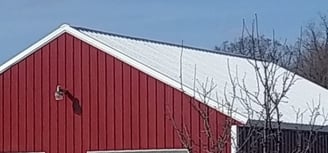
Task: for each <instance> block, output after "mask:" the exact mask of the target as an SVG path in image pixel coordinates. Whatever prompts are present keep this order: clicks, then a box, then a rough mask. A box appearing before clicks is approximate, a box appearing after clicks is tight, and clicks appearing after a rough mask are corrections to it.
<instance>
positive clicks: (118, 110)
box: [114, 59, 124, 149]
mask: <svg viewBox="0 0 328 153" xmlns="http://www.w3.org/2000/svg"><path fill="white" fill-rule="evenodd" d="M114 67H115V69H114V70H115V76H114V77H115V79H114V80H115V82H114V90H115V96H114V97H115V110H114V112H115V114H114V116H115V140H114V141H115V149H122V148H123V123H122V122H124V121H123V114H122V111H123V110H122V109H123V108H122V104H123V101H122V100H123V97H122V96H123V93H122V88H123V87H122V86H123V82H122V81H123V79H122V78H123V76H122V74H123V71H122V62H120V61H119V60H117V59H115V60H114Z"/></svg>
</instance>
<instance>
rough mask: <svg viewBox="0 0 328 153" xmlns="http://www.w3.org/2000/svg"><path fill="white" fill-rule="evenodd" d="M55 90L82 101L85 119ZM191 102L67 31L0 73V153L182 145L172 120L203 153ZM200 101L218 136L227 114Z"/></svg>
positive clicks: (200, 125)
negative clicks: (65, 90)
mask: <svg viewBox="0 0 328 153" xmlns="http://www.w3.org/2000/svg"><path fill="white" fill-rule="evenodd" d="M57 85H61V86H63V87H65V88H66V89H67V90H68V91H69V92H70V93H72V95H73V96H74V97H76V98H77V99H78V100H79V103H80V105H81V107H82V114H81V115H78V114H75V113H74V111H73V108H72V102H71V100H70V99H69V98H68V97H67V96H66V97H65V99H64V100H62V101H55V99H54V97H53V96H54V92H55V89H56V86H57ZM192 103H195V102H193V99H192V98H191V97H190V96H187V95H185V94H183V93H182V92H180V91H178V90H176V89H174V88H172V87H170V86H168V85H166V84H164V83H163V82H161V81H159V80H156V79H154V78H153V77H151V76H149V75H147V74H145V73H143V72H141V71H139V70H137V69H135V68H133V67H132V66H130V65H128V64H126V63H123V62H122V61H120V60H118V59H116V58H114V57H112V56H110V55H108V54H105V53H104V52H102V51H100V50H98V49H97V48H95V47H93V46H90V45H88V44H86V43H84V42H82V41H80V40H79V39H77V38H74V37H72V36H71V35H68V34H63V35H61V36H60V37H58V38H57V39H55V40H53V41H51V42H50V43H49V44H47V45H45V46H43V47H42V48H40V49H39V50H38V51H36V52H35V53H34V54H32V55H30V56H29V57H27V58H26V59H24V60H23V61H21V62H19V63H17V64H16V65H14V66H13V67H11V68H10V69H8V70H7V71H5V72H4V73H2V74H0V152H6V151H45V152H51V153H65V152H67V153H72V152H76V153H80V152H86V151H87V150H117V149H147V148H151V149H155V148H182V144H181V142H180V139H179V136H178V134H177V133H176V131H175V130H174V128H173V126H172V125H173V123H172V121H171V120H170V118H169V117H168V116H172V117H173V118H174V120H175V122H176V125H177V127H178V128H183V127H184V126H186V129H187V130H188V131H190V132H191V137H192V138H193V140H194V141H195V142H196V143H198V145H199V146H201V147H198V146H194V150H193V151H194V152H205V150H204V147H203V146H206V145H207V144H208V143H209V140H208V139H207V137H206V136H205V133H204V132H203V131H204V127H203V123H202V121H201V120H200V116H199V114H198V113H197V111H196V110H195V109H193V106H192ZM195 104H197V105H199V106H200V107H201V108H203V109H205V110H207V111H208V113H209V114H210V117H211V119H210V124H211V125H212V126H213V127H215V128H214V129H212V130H213V131H211V132H213V133H214V134H215V135H216V136H217V137H218V136H219V135H220V134H221V133H222V131H223V124H222V123H224V120H225V116H224V115H223V114H221V113H219V112H216V111H214V110H211V109H209V108H208V107H207V106H205V105H203V104H200V103H197V102H196V103H195ZM217 137H216V138H217ZM228 148H229V147H228ZM229 151H230V150H229V149H227V152H229Z"/></svg>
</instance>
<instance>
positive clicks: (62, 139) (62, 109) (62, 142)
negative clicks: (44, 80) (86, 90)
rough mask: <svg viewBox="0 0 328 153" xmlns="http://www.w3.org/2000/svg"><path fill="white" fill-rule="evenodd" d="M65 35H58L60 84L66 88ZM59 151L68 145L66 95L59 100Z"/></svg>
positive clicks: (60, 152) (63, 150) (62, 150)
mask: <svg viewBox="0 0 328 153" xmlns="http://www.w3.org/2000/svg"><path fill="white" fill-rule="evenodd" d="M65 58H66V56H65V35H61V36H60V37H58V63H57V64H58V84H59V85H61V86H62V87H63V88H65V89H66V78H65V71H66V63H65ZM57 103H58V111H57V112H58V114H57V116H58V140H57V143H58V152H59V153H62V152H65V146H66V129H65V122H66V118H65V114H66V106H67V105H68V98H67V96H65V98H64V100H62V101H58V102H57Z"/></svg>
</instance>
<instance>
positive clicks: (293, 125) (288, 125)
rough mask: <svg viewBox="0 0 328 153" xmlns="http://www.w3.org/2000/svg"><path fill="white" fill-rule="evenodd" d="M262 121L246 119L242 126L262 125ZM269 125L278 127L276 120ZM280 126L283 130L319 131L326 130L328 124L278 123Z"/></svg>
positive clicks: (327, 129) (327, 130)
mask: <svg viewBox="0 0 328 153" xmlns="http://www.w3.org/2000/svg"><path fill="white" fill-rule="evenodd" d="M264 123H265V122H264V121H262V120H261V121H260V120H248V121H247V123H246V124H245V125H244V126H247V127H263V126H264ZM271 126H272V128H273V129H275V128H277V127H278V123H277V122H271ZM280 128H281V129H285V130H302V131H311V130H312V131H320V132H328V126H326V125H323V126H320V125H309V124H300V123H285V122H282V123H280Z"/></svg>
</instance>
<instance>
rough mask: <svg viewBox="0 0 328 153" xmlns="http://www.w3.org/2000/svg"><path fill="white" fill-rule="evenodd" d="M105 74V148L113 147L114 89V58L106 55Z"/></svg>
mask: <svg viewBox="0 0 328 153" xmlns="http://www.w3.org/2000/svg"><path fill="white" fill-rule="evenodd" d="M106 64H107V66H106V76H107V78H106V79H107V82H106V83H107V84H106V86H107V91H106V92H107V93H106V95H107V96H106V105H107V107H106V112H107V119H106V121H107V123H106V125H107V145H106V146H107V148H108V149H114V148H115V99H114V97H115V89H114V81H115V80H114V74H115V71H114V58H113V57H112V56H108V55H107V56H106Z"/></svg>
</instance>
